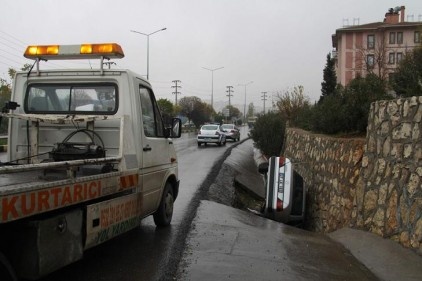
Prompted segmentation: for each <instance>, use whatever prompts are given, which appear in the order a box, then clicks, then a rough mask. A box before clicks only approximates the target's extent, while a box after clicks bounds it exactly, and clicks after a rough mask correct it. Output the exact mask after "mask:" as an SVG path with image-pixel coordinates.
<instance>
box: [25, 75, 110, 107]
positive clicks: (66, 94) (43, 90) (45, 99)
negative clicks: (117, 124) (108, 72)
mask: <svg viewBox="0 0 422 281" xmlns="http://www.w3.org/2000/svg"><path fill="white" fill-rule="evenodd" d="M24 103H25V106H24V110H25V112H26V113H39V114H48V113H51V114H87V115H88V114H89V115H92V114H104V115H112V114H115V113H116V111H117V106H118V91H117V85H115V84H113V83H101V84H72V85H69V84H29V85H28V87H27V90H26V95H25V102H24Z"/></svg>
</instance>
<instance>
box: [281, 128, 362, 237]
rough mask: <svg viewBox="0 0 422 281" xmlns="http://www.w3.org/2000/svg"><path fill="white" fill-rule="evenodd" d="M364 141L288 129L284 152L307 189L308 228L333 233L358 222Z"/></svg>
mask: <svg viewBox="0 0 422 281" xmlns="http://www.w3.org/2000/svg"><path fill="white" fill-rule="evenodd" d="M364 144H365V139H364V138H361V139H346V138H330V137H327V136H324V135H315V134H310V133H308V132H306V131H303V130H300V129H293V128H288V129H287V131H286V143H285V147H286V149H285V151H284V155H285V156H286V157H288V158H290V159H291V160H292V161H293V163H294V167H295V169H296V170H297V171H298V172H299V174H301V175H302V176H303V178H304V179H305V183H306V186H307V189H308V197H307V213H306V215H307V218H306V221H307V223H306V228H307V229H311V230H313V231H318V232H331V231H334V230H336V229H339V228H342V227H344V226H354V225H356V224H357V222H356V220H357V202H356V186H357V183H358V179H359V173H360V167H361V161H362V156H363V147H364Z"/></svg>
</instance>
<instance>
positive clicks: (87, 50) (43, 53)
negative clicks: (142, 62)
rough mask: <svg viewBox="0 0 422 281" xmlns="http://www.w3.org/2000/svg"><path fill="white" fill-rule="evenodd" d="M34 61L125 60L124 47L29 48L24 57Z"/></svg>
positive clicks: (101, 45)
mask: <svg viewBox="0 0 422 281" xmlns="http://www.w3.org/2000/svg"><path fill="white" fill-rule="evenodd" d="M23 56H24V57H25V58H28V59H33V60H54V59H62V60H63V59H92V58H107V59H111V58H119V59H120V58H123V57H124V56H125V55H124V53H123V50H122V47H121V46H120V45H119V44H116V43H103V44H81V45H42V46H39V45H37V46H28V47H27V48H26V51H25V53H24V55H23Z"/></svg>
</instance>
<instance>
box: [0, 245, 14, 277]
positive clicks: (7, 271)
mask: <svg viewBox="0 0 422 281" xmlns="http://www.w3.org/2000/svg"><path fill="white" fill-rule="evenodd" d="M0 280H5V281H18V278H17V277H16V274H15V271H14V270H13V267H12V265H11V264H10V263H9V261H8V260H7V258H6V257H5V256H4V255H3V254H2V253H1V252H0Z"/></svg>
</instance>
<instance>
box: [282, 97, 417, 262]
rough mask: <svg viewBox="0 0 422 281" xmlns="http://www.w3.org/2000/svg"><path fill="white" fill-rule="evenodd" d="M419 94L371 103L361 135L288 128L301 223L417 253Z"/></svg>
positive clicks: (288, 148) (321, 230)
mask: <svg viewBox="0 0 422 281" xmlns="http://www.w3.org/2000/svg"><path fill="white" fill-rule="evenodd" d="M421 119H422V97H412V98H407V99H396V100H390V101H378V102H375V103H373V104H372V105H371V109H370V114H369V118H368V128H367V135H366V139H365V138H361V139H359V138H356V139H350V138H332V137H327V136H324V135H316V134H311V133H309V132H306V131H302V130H299V129H294V128H288V129H287V131H286V143H285V151H284V155H285V156H287V157H290V158H291V159H292V160H293V162H294V163H296V164H295V167H296V169H297V171H298V172H299V173H300V174H301V175H302V176H303V177H304V179H305V182H306V184H307V188H308V206H307V207H308V210H307V221H308V224H307V228H308V229H312V230H315V231H319V232H331V231H334V230H336V229H339V228H342V227H344V226H350V227H354V228H359V229H364V230H367V231H371V232H373V233H376V234H378V235H380V236H382V237H388V238H390V239H393V240H394V241H397V242H398V243H400V244H402V245H403V246H405V247H408V248H411V249H413V250H415V251H416V252H418V253H419V254H422V123H421Z"/></svg>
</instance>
